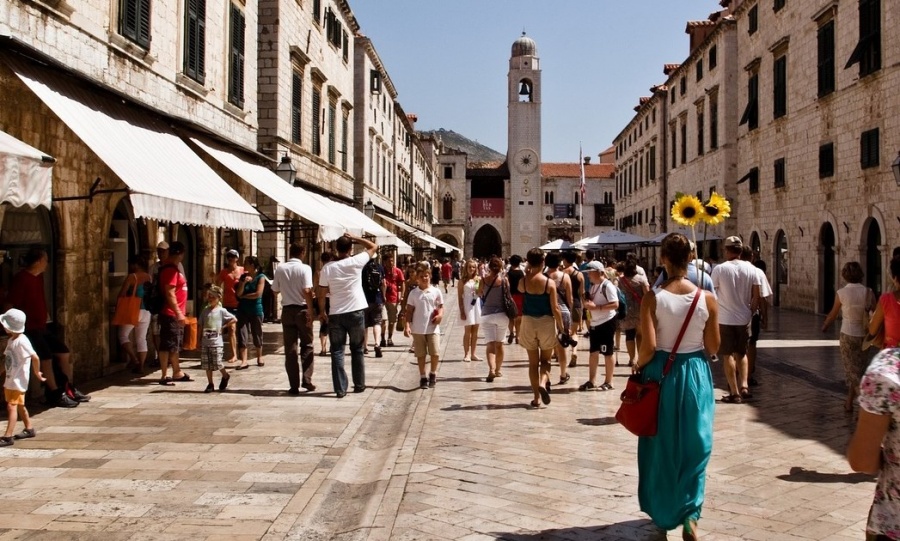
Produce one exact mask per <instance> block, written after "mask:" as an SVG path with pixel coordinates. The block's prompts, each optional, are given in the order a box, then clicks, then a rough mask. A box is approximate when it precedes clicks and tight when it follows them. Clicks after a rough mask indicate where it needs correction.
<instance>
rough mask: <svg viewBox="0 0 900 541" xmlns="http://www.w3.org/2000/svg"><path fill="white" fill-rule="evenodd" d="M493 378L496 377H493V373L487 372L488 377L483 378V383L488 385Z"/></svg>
mask: <svg viewBox="0 0 900 541" xmlns="http://www.w3.org/2000/svg"><path fill="white" fill-rule="evenodd" d="M495 377H497V376H495V375H494V373H493V372H488V375H487V377H486V378H484V381H486V382H488V383H490V382H492V381H494V378H495Z"/></svg>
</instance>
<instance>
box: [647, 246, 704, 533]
mask: <svg viewBox="0 0 900 541" xmlns="http://www.w3.org/2000/svg"><path fill="white" fill-rule="evenodd" d="M690 253H691V248H690V244H689V242H688V239H687V237H685V236H684V235H681V234H679V233H672V234H670V235H668V236H667V237H666V238H665V239H663V241H662V247H661V258H662V262H663V265H665V268H666V272H667V273H668V276H669V277H670V278H669V279H668V280H666V281H665V282H663V283H662V284H661V285H660V286H659V287H658V288H655V289H654V290H653V291H651V292H650V293H649V294H648V295H646V296H645V297H644V299H643V302H642V303H641V330H642V334H643V336H644V340H643V342H642V343H641V351H640V356H639V358H638V362H637V363H635V366H634V370H635V371H636V372H638V371H639V372H640V373H641V376H642V381H645V382H646V381H661V382H662V383H661V385H660V396H659V428H658V432H657V434H656V436H652V437H641V438H639V440H638V472H639V480H638V500H639V501H640V504H641V510H642V511H644V512H645V513H647V514H648V515H650V518H651V519H652V520H653V522H654V523H655V524H656V525H657V526H659V527H660V528H663V529H665V530H672V529H674V528H676V527H678V526H682V527H683V530H682V538H683V539H686V540H695V539H699V537H698V535H697V520H698V519H699V518H700V510H701V508H702V507H703V495H704V489H705V487H706V465H707V464H708V463H709V457H710V455H711V454H712V440H713V411H714V409H715V398H714V397H713V381H712V372H711V371H710V369H709V364H708V362H707V355H711V354H712V353H713V352H715V351H716V350H717V349H718V348H719V325H718V305H717V304H716V299H715V297H714V296H713V295H712V293H709V292H704V291H703V290H700V289H698V288H697V286H696V285H694V284H693V283H691V282H690V281H689V280H688V279H687V277H686V276H687V264H688V260H689V259H690ZM698 294H699V295H703V296H702V297H701V298H700V299H698V301H697V306H696V307H695V309H694V312H693V314H692V315H691V317H690V320H689V322H688V325H687V328H686V330H685V332H684V336H683V337H682V339H681V343H680V345H679V346H678V349H677V351H676V355H675V361H674V362H673V363H672V368H671V369H670V371H669V373H668V374H667V375H666V376H665V377H663V371H664V369H665V366H666V361H667V360H668V357H669V352H671V351H672V349H673V347H674V345H675V342H676V340H677V338H678V334H679V332H680V331H681V327H682V324H683V323H684V320H685V317H686V316H687V315H688V311H689V308H690V306H691V303H692V301H693V300H694V296H695V295H698Z"/></svg>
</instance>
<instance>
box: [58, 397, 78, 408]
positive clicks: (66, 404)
mask: <svg viewBox="0 0 900 541" xmlns="http://www.w3.org/2000/svg"><path fill="white" fill-rule="evenodd" d="M56 406H57V407H60V408H75V407H78V402H77V401H76V400H72V399H71V398H69V397H68V396H66V395H65V394H62V395H60V397H59V398H58V399H57V400H56Z"/></svg>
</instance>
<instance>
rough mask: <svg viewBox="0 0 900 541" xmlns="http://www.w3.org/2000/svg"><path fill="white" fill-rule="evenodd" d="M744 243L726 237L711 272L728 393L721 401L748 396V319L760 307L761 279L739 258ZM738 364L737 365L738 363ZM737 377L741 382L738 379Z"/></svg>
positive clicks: (737, 402)
mask: <svg viewBox="0 0 900 541" xmlns="http://www.w3.org/2000/svg"><path fill="white" fill-rule="evenodd" d="M743 244H744V243H743V242H742V241H741V238H740V237H736V236H732V237H728V238H727V239H725V259H726V261H725V262H724V263H721V264H719V265H716V268H714V269H713V271H712V282H713V287H714V288H715V289H716V297H718V301H719V334H720V335H721V337H722V339H721V343H720V345H719V357H720V358H721V359H722V360H723V361H724V362H725V377H726V378H727V379H728V389H729V394H728V395H727V396H725V397H723V398H722V402H726V403H730V404H740V403H741V402H743V400H744V398H749V397H750V389H749V388H748V387H747V377H748V370H747V345H748V342H749V340H750V320H751V319H752V318H753V313H754V312H756V311H757V310H758V309H759V298H760V297H759V289H760V280H759V275H758V274H757V273H756V268H755V267H754V266H753V265H752V264H750V263H749V262H746V261H741V248H742V247H743ZM738 365H740V366H738ZM738 376H740V382H738Z"/></svg>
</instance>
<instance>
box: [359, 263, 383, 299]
mask: <svg viewBox="0 0 900 541" xmlns="http://www.w3.org/2000/svg"><path fill="white" fill-rule="evenodd" d="M383 284H384V273H383V272H382V271H381V268H380V267H379V266H378V264H377V263H375V261H369V262H368V263H366V266H365V268H364V269H363V290H365V292H366V293H370V294H375V293H378V292H379V291H381V286H382V285H383Z"/></svg>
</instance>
